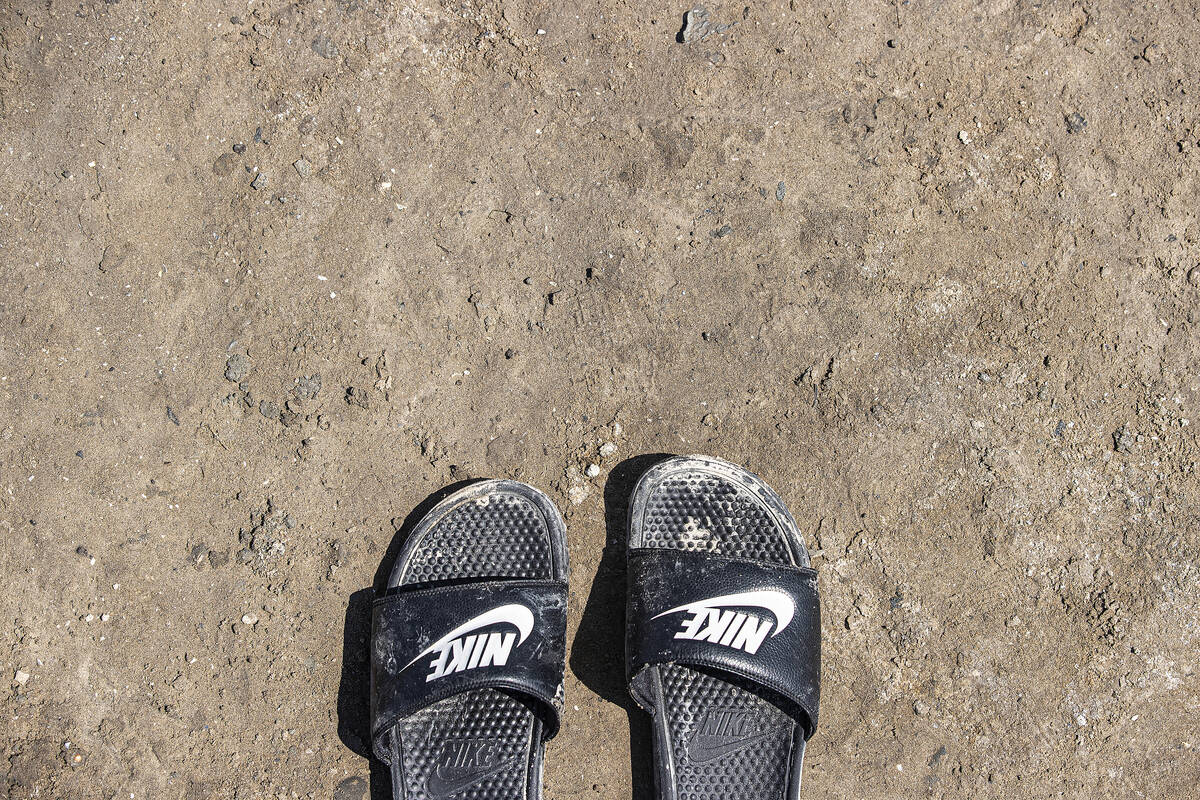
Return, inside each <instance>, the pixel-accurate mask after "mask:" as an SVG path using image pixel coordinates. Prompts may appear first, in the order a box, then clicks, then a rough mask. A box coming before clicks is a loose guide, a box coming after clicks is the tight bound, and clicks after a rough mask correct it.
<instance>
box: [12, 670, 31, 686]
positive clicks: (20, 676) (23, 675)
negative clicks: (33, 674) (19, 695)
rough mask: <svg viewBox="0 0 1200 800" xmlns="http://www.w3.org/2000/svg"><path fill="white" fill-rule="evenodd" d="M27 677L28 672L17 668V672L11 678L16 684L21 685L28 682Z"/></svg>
mask: <svg viewBox="0 0 1200 800" xmlns="http://www.w3.org/2000/svg"><path fill="white" fill-rule="evenodd" d="M29 678H30V675H29V673H28V672H26V671H24V670H21V669H19V670H17V674H16V675H14V676H13V680H14V681H16V682H17V683H18V684H20V685H21V686H24V685H25V684H27V683H29Z"/></svg>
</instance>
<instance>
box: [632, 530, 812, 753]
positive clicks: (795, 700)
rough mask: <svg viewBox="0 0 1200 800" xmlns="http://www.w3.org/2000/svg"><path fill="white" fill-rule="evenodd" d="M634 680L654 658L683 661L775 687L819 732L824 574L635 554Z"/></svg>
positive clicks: (686, 555) (671, 554)
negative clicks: (819, 587) (820, 580)
mask: <svg viewBox="0 0 1200 800" xmlns="http://www.w3.org/2000/svg"><path fill="white" fill-rule="evenodd" d="M626 613H627V616H628V619H627V623H626V624H627V626H628V630H629V637H628V642H629V645H628V652H627V653H626V669H627V672H628V677H629V678H630V680H632V679H633V677H634V676H635V675H636V674H637V673H639V672H641V671H642V670H643V669H644V668H645V667H646V666H648V665H651V664H685V665H688V666H692V667H698V668H701V669H707V670H711V671H716V672H724V673H728V674H731V675H736V676H739V677H741V678H743V679H745V680H747V681H749V682H750V683H752V684H756V685H758V686H760V687H763V688H765V689H767V690H769V693H770V694H772V695H774V696H776V700H777V702H779V703H780V704H781V705H782V706H783V707H784V709H785V710H786V711H788V713H789V714H791V715H792V716H793V717H794V718H795V719H796V720H797V721H798V722H800V724H801V726H802V727H803V728H804V731H805V738H808V737H810V736H812V734H813V732H814V731H815V730H816V728H817V712H818V708H819V706H820V685H821V609H820V603H819V602H818V600H817V574H816V572H814V571H813V570H811V569H801V568H796V567H782V566H778V565H774V564H763V563H760V562H755V561H744V560H741V559H732V558H721V557H719V556H715V555H713V554H712V553H706V552H694V551H686V550H674V549H652V548H642V549H635V550H631V551H630V552H629V605H628V608H627V609H626Z"/></svg>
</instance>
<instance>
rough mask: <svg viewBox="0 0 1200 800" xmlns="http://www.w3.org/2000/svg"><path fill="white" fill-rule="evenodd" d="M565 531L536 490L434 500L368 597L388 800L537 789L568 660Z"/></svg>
mask: <svg viewBox="0 0 1200 800" xmlns="http://www.w3.org/2000/svg"><path fill="white" fill-rule="evenodd" d="M566 578H567V548H566V531H565V527H564V525H563V521H562V516H561V515H560V514H559V512H558V509H556V508H555V507H554V504H553V503H552V502H551V501H550V499H549V498H547V497H546V496H545V495H544V494H542V493H541V492H539V491H537V490H536V489H533V488H532V487H530V486H526V485H525V484H523V483H517V482H516V481H501V480H491V481H482V482H480V483H475V484H471V485H470V486H467V487H465V488H463V489H461V490H460V491H458V492H455V493H454V494H452V495H451V496H450V497H447V498H446V499H445V500H443V501H442V502H440V503H438V504H437V505H436V506H435V507H434V508H433V509H432V510H431V511H430V512H429V513H428V514H427V515H426V516H425V517H424V518H423V519H422V520H421V521H420V522H419V523H418V524H417V526H416V528H415V529H414V530H413V532H412V534H411V535H410V537H409V538H408V540H407V541H406V542H405V543H404V549H403V550H402V552H401V553H400V556H399V557H398V558H397V559H396V565H395V566H394V567H393V568H392V572H391V576H390V577H389V578H388V588H387V591H386V593H385V594H384V595H383V596H382V597H380V598H379V599H377V600H376V601H375V607H374V619H373V625H372V635H371V738H372V744H373V747H374V750H375V754H376V755H377V756H378V757H379V758H380V759H382V760H383V761H384V762H385V763H388V764H390V765H391V774H392V793H393V797H395V798H396V800H446V798H461V800H538V798H540V797H541V794H542V788H541V783H542V755H543V753H544V752H545V742H546V740H547V739H549V738H550V737H552V736H553V735H554V734H555V733H556V732H557V730H558V714H559V708H560V706H561V702H562V681H563V671H564V669H565V660H566V605H567V584H566Z"/></svg>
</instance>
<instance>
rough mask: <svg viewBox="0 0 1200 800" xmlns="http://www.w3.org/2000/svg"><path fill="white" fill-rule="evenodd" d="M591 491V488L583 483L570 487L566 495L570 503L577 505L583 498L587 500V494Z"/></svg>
mask: <svg viewBox="0 0 1200 800" xmlns="http://www.w3.org/2000/svg"><path fill="white" fill-rule="evenodd" d="M591 493H592V490H591V489H589V488H588V487H586V486H584V485H583V484H579V485H576V486H572V487H571V488H570V489H568V490H567V497H568V498H569V499H570V501H571V505H576V506H577V505H579V504H580V503H582V502H583V501H584V500H587V498H588V495H589V494H591Z"/></svg>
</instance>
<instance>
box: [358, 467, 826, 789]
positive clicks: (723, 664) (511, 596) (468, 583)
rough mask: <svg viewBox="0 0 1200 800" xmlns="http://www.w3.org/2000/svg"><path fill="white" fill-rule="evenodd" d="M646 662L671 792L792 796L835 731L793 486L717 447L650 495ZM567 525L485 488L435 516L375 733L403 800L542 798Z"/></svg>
mask: <svg viewBox="0 0 1200 800" xmlns="http://www.w3.org/2000/svg"><path fill="white" fill-rule="evenodd" d="M628 548H629V549H628V561H627V574H628V579H629V587H628V598H627V608H626V616H627V619H626V630H627V640H626V669H627V675H628V677H629V687H630V693H631V694H632V695H633V698H634V699H635V700H636V701H637V703H638V704H639V705H640V706H641V707H642V708H644V709H646V710H647V711H649V712H650V714H651V715H652V717H653V730H654V763H655V773H656V775H655V780H656V785H657V789H658V797H660V798H663V800H739V799H744V800H751V798H753V799H754V800H763V799H764V798H780V799H781V800H790V799H791V798H795V797H797V796H798V793H799V789H800V777H801V768H802V763H803V758H804V746H805V742H807V740H808V739H809V737H811V736H812V734H813V732H814V730H815V729H816V726H817V708H818V701H819V688H820V660H821V659H820V638H821V637H820V608H819V603H818V599H817V585H816V573H815V572H814V571H813V570H812V569H811V568H810V566H809V558H808V551H807V550H806V549H805V547H804V542H803V540H802V538H801V536H800V534H799V531H798V529H797V526H796V522H795V520H793V519H792V516H791V514H789V513H788V511H787V509H786V508H785V507H784V505H783V502H782V501H781V500H780V498H779V496H778V495H777V494H776V493H775V492H773V491H772V490H771V489H770V488H769V487H768V486H767V485H766V484H765V483H763V482H762V481H761V480H760V479H759V478H758V477H756V476H754V475H752V474H750V473H749V472H747V471H746V470H744V469H741V468H740V467H736V466H734V465H732V464H728V463H726V462H723V461H719V460H717V459H712V458H706V457H702V456H691V457H686V458H672V459H669V460H667V461H664V462H661V463H659V464H657V465H655V466H654V467H652V468H651V469H650V470H648V471H647V472H646V473H645V474H644V475H643V476H642V477H641V479H640V480H639V481H638V483H637V486H636V488H635V489H634V492H633V497H632V500H631V503H630V514H629V538H628ZM566 623H567V549H566V529H565V526H564V524H563V520H562V516H561V515H560V514H559V512H558V510H557V509H556V508H555V507H554V505H553V503H551V501H550V500H549V498H547V497H546V496H545V495H544V494H542V493H541V492H539V491H537V490H536V489H534V488H532V487H530V486H526V485H525V484H522V483H517V482H515V481H506V480H492V481H483V482H480V483H475V484H472V485H470V486H467V487H466V488H464V489H462V490H460V491H458V492H456V493H455V494H453V495H451V496H450V497H448V498H446V499H445V500H443V501H442V502H441V503H439V504H438V505H437V506H435V507H434V508H433V509H432V510H431V511H430V512H429V513H428V514H427V515H426V516H425V517H424V518H423V519H422V520H421V521H420V522H419V523H418V524H417V526H416V528H415V529H414V530H413V532H412V534H411V536H410V537H409V539H408V541H407V542H406V543H405V547H404V550H403V551H402V552H401V554H400V556H399V558H398V559H397V561H396V565H395V567H394V568H393V570H392V572H391V576H390V578H389V580H388V589H387V592H386V593H385V595H384V596H383V597H381V598H379V599H378V600H377V601H376V603H375V609H374V628H373V633H372V640H371V715H372V719H371V723H372V726H371V733H372V740H373V745H374V750H375V753H376V754H377V755H378V756H379V758H381V759H383V760H384V761H385V762H387V763H388V764H390V765H391V774H392V786H393V793H394V796H395V797H396V798H397V800H417V799H418V798H428V800H446V799H447V798H460V799H461V800H537V799H538V798H540V797H541V775H542V757H543V754H544V752H545V742H546V740H548V739H550V738H551V737H552V736H554V734H555V733H556V732H557V730H558V725H559V711H560V709H561V705H562V683H563V672H564V668H565V656H566Z"/></svg>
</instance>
